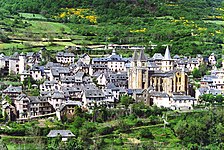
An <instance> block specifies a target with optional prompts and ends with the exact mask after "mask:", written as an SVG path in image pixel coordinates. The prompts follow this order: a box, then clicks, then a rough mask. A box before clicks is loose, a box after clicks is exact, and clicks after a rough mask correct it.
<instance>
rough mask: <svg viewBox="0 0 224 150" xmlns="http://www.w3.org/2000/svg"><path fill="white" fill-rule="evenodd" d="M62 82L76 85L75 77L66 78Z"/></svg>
mask: <svg viewBox="0 0 224 150" xmlns="http://www.w3.org/2000/svg"><path fill="white" fill-rule="evenodd" d="M61 82H63V83H74V82H75V77H74V76H65V77H64V78H62V79H61Z"/></svg>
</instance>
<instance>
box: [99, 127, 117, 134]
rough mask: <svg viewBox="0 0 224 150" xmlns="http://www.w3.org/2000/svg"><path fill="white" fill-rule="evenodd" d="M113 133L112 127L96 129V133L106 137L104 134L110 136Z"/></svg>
mask: <svg viewBox="0 0 224 150" xmlns="http://www.w3.org/2000/svg"><path fill="white" fill-rule="evenodd" d="M113 131H114V128H113V127H103V128H100V129H98V131H97V132H98V133H99V134H100V135H106V134H111V133H112V132H113Z"/></svg>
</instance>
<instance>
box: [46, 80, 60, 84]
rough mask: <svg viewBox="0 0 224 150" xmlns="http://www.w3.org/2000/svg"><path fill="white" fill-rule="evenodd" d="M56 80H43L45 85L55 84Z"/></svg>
mask: <svg viewBox="0 0 224 150" xmlns="http://www.w3.org/2000/svg"><path fill="white" fill-rule="evenodd" d="M57 83H58V82H57V81H56V80H52V81H44V84H45V85H54V84H57Z"/></svg>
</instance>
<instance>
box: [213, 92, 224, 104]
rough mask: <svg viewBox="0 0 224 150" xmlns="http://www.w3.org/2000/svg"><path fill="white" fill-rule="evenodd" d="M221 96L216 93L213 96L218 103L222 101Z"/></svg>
mask: <svg viewBox="0 0 224 150" xmlns="http://www.w3.org/2000/svg"><path fill="white" fill-rule="evenodd" d="M223 99H224V98H223V96H222V95H221V94H218V95H216V97H215V101H216V102H218V103H222V102H223Z"/></svg>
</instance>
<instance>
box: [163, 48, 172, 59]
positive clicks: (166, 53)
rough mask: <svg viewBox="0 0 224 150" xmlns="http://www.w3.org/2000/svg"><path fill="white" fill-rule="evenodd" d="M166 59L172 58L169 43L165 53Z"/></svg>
mask: <svg viewBox="0 0 224 150" xmlns="http://www.w3.org/2000/svg"><path fill="white" fill-rule="evenodd" d="M164 59H165V60H170V59H171V56H170V50H169V46H168V45H167V47H166V52H165V55H164Z"/></svg>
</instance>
